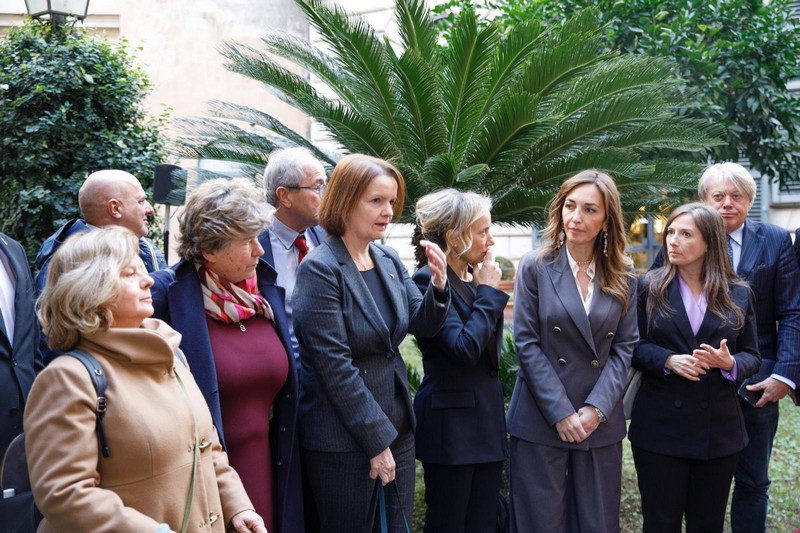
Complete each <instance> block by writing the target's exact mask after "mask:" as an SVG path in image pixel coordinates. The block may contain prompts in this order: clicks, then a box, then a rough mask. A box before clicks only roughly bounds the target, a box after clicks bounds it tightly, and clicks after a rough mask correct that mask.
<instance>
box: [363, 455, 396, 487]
mask: <svg viewBox="0 0 800 533" xmlns="http://www.w3.org/2000/svg"><path fill="white" fill-rule="evenodd" d="M394 474H395V463H394V456H393V455H392V450H390V449H389V448H386V449H385V450H383V451H382V452H381V453H379V454H378V455H376V456H375V457H373V458H372V459H370V460H369V477H370V478H371V479H376V478H378V477H380V478H381V484H383V485H386V484H387V483H389V482H390V481H394Z"/></svg>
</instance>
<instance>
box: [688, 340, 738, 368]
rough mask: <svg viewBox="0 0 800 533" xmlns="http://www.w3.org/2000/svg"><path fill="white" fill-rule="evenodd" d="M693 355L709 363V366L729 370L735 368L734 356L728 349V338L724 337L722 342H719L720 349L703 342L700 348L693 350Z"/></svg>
mask: <svg viewBox="0 0 800 533" xmlns="http://www.w3.org/2000/svg"><path fill="white" fill-rule="evenodd" d="M692 355H693V356H695V357H696V358H697V359H698V360H699V361H703V362H705V363H706V364H708V366H709V368H721V369H722V370H725V371H728V372H730V371H731V370H733V357H732V356H731V352H730V351H729V350H728V339H722V342H720V343H719V349H717V348H714V347H713V346H711V345H710V344H701V345H700V348H697V349H695V350H694V351H693V352H692Z"/></svg>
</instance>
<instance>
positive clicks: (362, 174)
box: [317, 154, 406, 236]
mask: <svg viewBox="0 0 800 533" xmlns="http://www.w3.org/2000/svg"><path fill="white" fill-rule="evenodd" d="M378 176H389V177H390V178H392V179H394V181H396V182H397V200H395V202H394V206H393V209H394V214H395V216H397V215H399V214H402V213H403V201H404V200H405V197H406V182H405V181H404V180H403V175H402V174H400V171H399V170H397V169H396V168H395V167H394V165H392V164H391V163H389V162H388V161H384V160H383V159H378V158H377V157H372V156H368V155H363V154H350V155H346V156H344V157H343V158H342V159H341V160H339V162H338V163H337V164H336V168H334V169H333V173H332V174H331V179H330V180H329V181H328V189H327V190H326V191H325V196H323V197H322V203H320V206H319V211H318V214H317V218H318V220H319V225H320V226H322V227H323V229H324V230H325V231H326V232H328V233H329V234H331V235H339V236H341V235H344V233H345V229H346V227H345V223H346V221H347V218H348V217H349V216H350V213H352V212H353V209H355V207H356V205H357V204H358V201H359V200H360V199H361V195H362V194H364V191H365V190H366V189H367V186H368V185H369V183H370V182H371V181H372V180H373V179H375V178H377V177H378Z"/></svg>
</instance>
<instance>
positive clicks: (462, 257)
mask: <svg viewBox="0 0 800 533" xmlns="http://www.w3.org/2000/svg"><path fill="white" fill-rule="evenodd" d="M491 208H492V201H491V199H490V198H488V197H486V196H481V195H479V194H475V193H473V192H460V191H457V190H455V189H445V190H442V191H439V192H435V193H431V194H428V195H425V196H423V197H422V198H420V199H419V200H418V201H417V205H416V216H417V224H418V226H419V230H420V232H419V233H420V235H421V237H422V238H424V239H427V240H429V241H431V242H435V243H436V244H438V245H439V247H440V248H441V249H442V250H443V251H444V252H445V256H446V257H447V279H448V286H449V290H450V301H451V305H450V310H449V311H448V313H447V319H446V320H445V322H444V324H443V325H442V328H441V329H440V330H439V333H437V334H436V336H435V337H433V338H424V337H420V338H418V339H417V345H418V346H419V349H420V351H421V352H422V364H423V366H424V369H425V375H424V377H423V379H422V383H421V384H420V387H419V390H418V391H417V394H416V396H415V397H414V412H415V413H416V415H417V433H416V441H417V444H416V451H417V459H419V460H420V461H422V465H423V467H424V469H425V503H426V504H427V511H426V515H425V531H426V533H448V532H452V533H459V532H462V533H494V531H495V530H496V527H497V512H498V501H499V500H498V497H497V495H498V492H499V491H500V485H501V478H502V473H503V461H504V460H505V459H506V457H507V456H508V454H507V451H506V427H505V412H504V405H503V388H502V386H501V385H500V381H499V379H498V377H497V370H498V368H499V363H500V347H501V343H502V341H503V310H504V309H505V307H506V303H508V294H506V293H505V292H503V291H501V290H499V289H498V288H497V287H498V284H499V283H500V277H501V271H500V267H499V266H498V264H497V263H496V262H495V261H494V258H493V257H492V252H491V247H492V245H493V244H494V239H493V238H492V233H491V226H492V215H491ZM413 279H414V282H415V283H416V284H417V286H418V287H420V290H422V289H423V288H424V287H427V286H428V284H429V283H430V279H431V273H430V269H429V268H428V267H427V266H422V267H421V268H420V269H419V270H418V271H417V272H416V273H415V274H414V276H413Z"/></svg>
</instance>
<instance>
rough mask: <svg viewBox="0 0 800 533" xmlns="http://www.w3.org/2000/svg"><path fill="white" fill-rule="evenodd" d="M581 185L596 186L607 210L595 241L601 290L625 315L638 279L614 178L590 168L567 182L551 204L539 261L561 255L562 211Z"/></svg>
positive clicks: (594, 254)
mask: <svg viewBox="0 0 800 533" xmlns="http://www.w3.org/2000/svg"><path fill="white" fill-rule="evenodd" d="M581 185H594V186H595V187H596V188H597V190H598V192H599V193H600V196H602V197H603V203H604V204H605V208H606V212H605V215H606V230H605V231H604V232H603V231H601V232H600V233H599V234H598V235H597V239H595V242H594V253H593V256H594V260H595V268H596V270H597V275H598V280H599V283H600V288H601V290H602V291H603V292H605V293H607V294H610V295H612V296H614V297H616V298H617V299H618V300H619V301H620V303H621V304H622V310H623V312H625V311H627V309H628V298H629V297H630V296H631V292H632V290H633V281H634V280H635V279H636V278H635V276H634V274H633V272H632V270H631V269H632V268H633V262H632V261H631V259H630V258H629V257H628V256H627V255H626V254H625V247H626V246H627V244H628V239H627V231H626V228H625V221H624V219H623V218H622V206H621V204H620V199H619V190H618V189H617V185H616V183H614V178H612V177H611V176H609V175H608V174H606V173H604V172H600V171H599V170H594V169H589V170H584V171H582V172H579V173H578V174H576V175H574V176H572V177H571V178H569V179H567V180H566V181H564V183H562V184H561V187H560V188H559V189H558V193H557V194H556V195H555V196H554V197H553V199H552V200H550V203H549V204H548V209H549V214H548V223H547V227H546V228H545V229H544V232H543V233H542V238H543V239H544V240H545V244H544V246H543V247H542V253H540V254H539V258H544V257H549V258H552V259H553V260H555V259H556V258H558V257H560V256H561V253H562V248H563V247H562V241H561V238H560V234H561V231H562V230H563V229H564V219H563V216H562V211H563V208H564V203H565V202H566V201H567V196H568V195H569V193H571V192H572V191H573V190H574V189H575V188H577V187H580V186H581Z"/></svg>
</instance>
